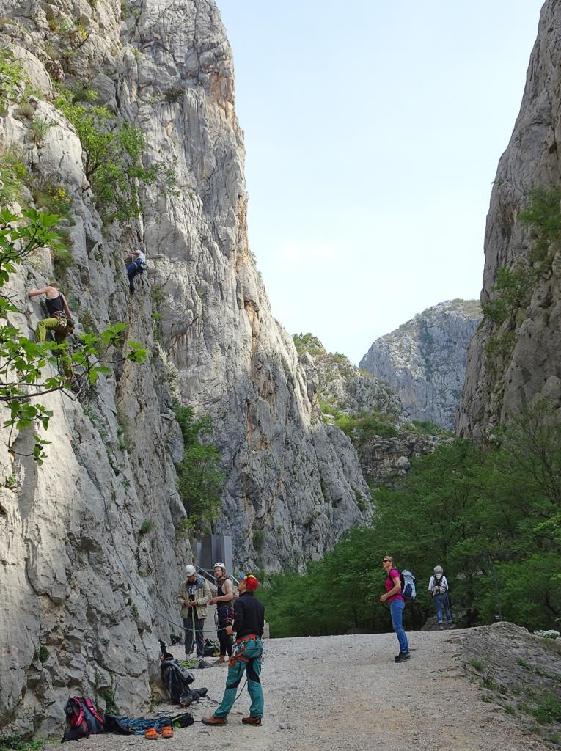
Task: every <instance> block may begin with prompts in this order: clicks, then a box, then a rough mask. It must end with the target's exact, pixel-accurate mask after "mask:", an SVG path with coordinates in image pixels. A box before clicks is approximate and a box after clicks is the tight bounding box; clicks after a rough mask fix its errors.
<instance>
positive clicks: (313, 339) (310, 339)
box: [292, 333, 325, 357]
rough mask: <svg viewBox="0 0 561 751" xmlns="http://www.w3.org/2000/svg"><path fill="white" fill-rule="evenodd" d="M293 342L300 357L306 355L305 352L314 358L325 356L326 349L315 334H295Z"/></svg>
mask: <svg viewBox="0 0 561 751" xmlns="http://www.w3.org/2000/svg"><path fill="white" fill-rule="evenodd" d="M292 341H293V342H294V346H295V347H296V352H298V354H299V355H302V354H304V352H308V353H309V354H310V355H312V357H317V356H318V355H324V354H325V347H324V346H323V344H322V343H321V342H320V340H319V339H318V338H317V336H314V335H313V334H310V333H307V334H294V336H293V337H292Z"/></svg>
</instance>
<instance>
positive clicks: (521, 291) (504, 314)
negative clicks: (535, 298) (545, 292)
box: [482, 266, 534, 324]
mask: <svg viewBox="0 0 561 751" xmlns="http://www.w3.org/2000/svg"><path fill="white" fill-rule="evenodd" d="M533 283H534V279H533V276H532V274H531V272H530V271H529V270H528V269H526V268H523V267H522V266H516V267H513V268H509V267H508V266H501V268H499V269H498V271H497V278H496V281H495V285H494V287H493V291H492V295H493V299H492V300H490V301H489V302H488V303H485V304H484V305H483V306H482V309H483V315H484V316H485V317H486V318H489V319H490V320H491V321H493V322H494V323H497V324H501V323H504V322H505V321H508V320H512V318H513V314H515V313H516V311H517V310H518V309H519V308H524V309H525V308H526V307H527V306H528V304H529V302H530V297H531V294H532V287H533Z"/></svg>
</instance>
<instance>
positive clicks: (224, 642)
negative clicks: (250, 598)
mask: <svg viewBox="0 0 561 751" xmlns="http://www.w3.org/2000/svg"><path fill="white" fill-rule="evenodd" d="M216 612H217V615H218V641H219V643H220V656H221V657H224V656H225V655H229V656H230V657H231V656H232V637H231V636H230V635H229V634H227V633H226V626H231V625H232V619H231V618H230V617H229V616H230V608H217V611H216Z"/></svg>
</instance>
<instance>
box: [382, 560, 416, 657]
mask: <svg viewBox="0 0 561 751" xmlns="http://www.w3.org/2000/svg"><path fill="white" fill-rule="evenodd" d="M382 565H383V568H384V571H385V573H386V579H385V581H384V587H385V590H386V591H385V593H384V594H383V595H380V602H385V603H387V604H388V605H389V607H390V613H391V616H392V627H393V630H394V631H395V635H396V636H397V640H398V642H399V654H398V655H397V656H396V657H395V658H394V659H395V661H396V662H405V660H408V659H409V642H408V640H407V634H406V633H405V630H404V628H403V610H404V608H405V598H404V597H403V594H402V592H401V575H400V573H399V571H398V570H397V569H396V568H395V567H394V565H393V558H392V557H391V555H385V556H384V558H383V562H382Z"/></svg>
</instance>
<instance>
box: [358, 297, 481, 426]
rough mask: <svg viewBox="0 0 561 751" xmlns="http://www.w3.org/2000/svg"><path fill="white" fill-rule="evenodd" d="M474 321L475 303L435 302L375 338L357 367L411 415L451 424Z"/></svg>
mask: <svg viewBox="0 0 561 751" xmlns="http://www.w3.org/2000/svg"><path fill="white" fill-rule="evenodd" d="M480 320H481V310H480V307H479V305H478V304H477V303H476V302H475V301H471V300H467V301H466V300H451V301H449V302H443V303H440V304H439V305H435V306H434V307H432V308H428V309H427V310H424V311H423V312H422V313H419V314H418V315H416V316H415V318H413V319H412V320H411V321H407V323H404V324H403V325H402V326H400V327H399V328H398V329H396V330H395V331H392V332H391V333H390V334H386V335H385V336H382V337H380V338H379V339H376V341H375V342H374V343H373V344H372V346H371V347H370V349H369V350H368V352H367V353H366V354H365V355H364V357H363V358H362V360H361V361H360V367H361V368H363V369H364V370H367V371H368V372H370V373H372V374H373V375H375V376H376V377H377V378H380V379H381V380H382V381H385V382H386V383H388V384H389V385H390V387H391V388H392V389H394V390H395V391H396V393H397V394H398V396H399V398H400V400H401V403H402V405H403V408H404V409H405V411H406V413H407V414H408V415H409V417H410V418H411V419H414V420H423V421H425V420H428V421H431V422H434V423H436V424H437V425H441V426H442V427H445V428H449V429H450V428H453V427H454V420H455V415H456V410H457V408H458V403H459V399H460V394H461V390H462V386H463V382H464V376H465V367H466V357H467V350H468V346H469V342H470V340H471V337H472V336H473V333H474V331H475V329H476V328H477V325H478V323H479V321H480Z"/></svg>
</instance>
